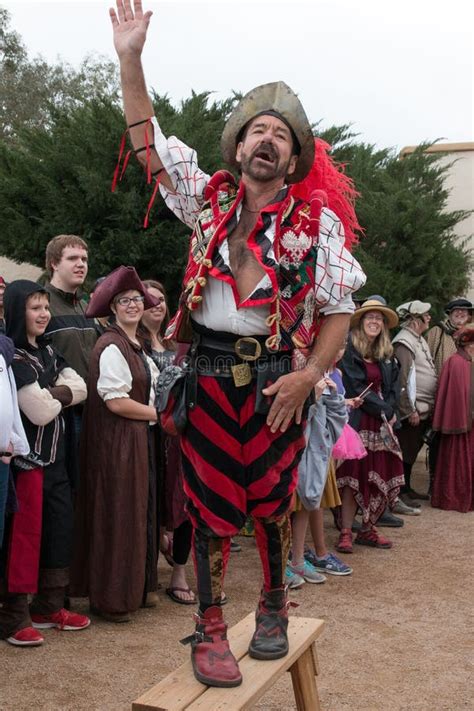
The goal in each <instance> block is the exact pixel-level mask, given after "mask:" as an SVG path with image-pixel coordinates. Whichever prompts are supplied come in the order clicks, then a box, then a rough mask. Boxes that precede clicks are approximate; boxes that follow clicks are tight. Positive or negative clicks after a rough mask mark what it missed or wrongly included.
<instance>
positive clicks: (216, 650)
mask: <svg viewBox="0 0 474 711" xmlns="http://www.w3.org/2000/svg"><path fill="white" fill-rule="evenodd" d="M195 619H196V622H197V624H196V631H195V633H194V634H193V635H191V636H190V637H187V638H186V639H184V640H182V643H183V644H187V643H188V642H191V647H192V651H191V661H192V664H193V671H194V676H195V677H196V679H197V680H198V681H200V682H201V683H202V684H206V685H207V686H222V687H230V686H239V685H240V684H241V683H242V674H241V673H240V670H239V665H238V664H237V660H236V658H235V657H234V655H233V654H232V652H231V651H230V647H229V642H228V641H227V625H226V623H225V622H224V619H223V617H222V610H221V608H220V607H217V606H213V607H209V608H208V609H207V610H206V611H205V612H204V614H201V613H199V614H197V615H195Z"/></svg>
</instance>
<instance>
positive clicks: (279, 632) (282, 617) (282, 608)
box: [249, 588, 288, 659]
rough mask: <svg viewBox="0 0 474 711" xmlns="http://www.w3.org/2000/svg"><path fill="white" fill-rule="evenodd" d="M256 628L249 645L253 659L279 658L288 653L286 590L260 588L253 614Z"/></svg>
mask: <svg viewBox="0 0 474 711" xmlns="http://www.w3.org/2000/svg"><path fill="white" fill-rule="evenodd" d="M255 622H256V629H255V632H254V635H253V637H252V639H251V640H250V645H249V655H250V656H251V657H253V658H254V659H280V658H281V657H284V656H285V655H287V654H288V635H287V630H288V601H287V596H286V590H285V589H284V588H283V589H282V588H278V589H276V590H270V591H269V592H265V591H264V590H262V593H261V596H260V601H259V603H258V607H257V613H256V615H255Z"/></svg>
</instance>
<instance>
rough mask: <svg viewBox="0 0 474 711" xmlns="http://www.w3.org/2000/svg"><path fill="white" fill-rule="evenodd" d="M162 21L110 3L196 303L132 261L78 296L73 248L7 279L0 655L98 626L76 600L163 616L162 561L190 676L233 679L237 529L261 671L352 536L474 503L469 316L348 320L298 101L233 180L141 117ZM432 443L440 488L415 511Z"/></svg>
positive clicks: (231, 126) (286, 99)
mask: <svg viewBox="0 0 474 711" xmlns="http://www.w3.org/2000/svg"><path fill="white" fill-rule="evenodd" d="M150 17H151V13H150V12H146V13H143V10H142V6H141V2H139V1H138V0H137V1H136V2H135V3H134V7H133V8H132V6H131V3H130V2H129V1H128V0H124V2H122V0H118V2H117V12H115V11H114V10H112V11H111V19H112V25H113V30H114V42H115V48H116V50H117V54H118V57H119V61H120V65H121V79H122V95H123V101H124V108H125V115H126V120H127V124H128V129H127V130H128V132H129V134H130V138H131V141H132V144H133V146H134V150H135V154H136V156H137V158H138V159H139V161H141V162H142V163H143V165H144V166H145V168H146V173H147V176H148V182H151V181H152V179H154V180H155V181H156V182H155V188H154V190H153V194H152V198H151V201H150V205H151V203H152V202H153V199H154V197H155V196H156V194H157V191H158V188H159V189H160V192H161V195H162V197H163V198H164V200H165V202H166V204H167V206H168V207H169V208H170V209H171V210H172V211H173V212H174V214H175V215H176V216H177V217H178V218H179V219H180V220H182V221H183V222H184V223H185V224H186V225H187V226H188V227H190V228H191V229H192V236H191V239H190V248H189V255H188V263H187V266H186V270H185V276H184V282H183V291H182V293H181V296H180V298H179V304H178V310H177V313H176V314H175V315H174V316H173V317H172V318H171V319H170V318H169V316H170V314H169V309H168V304H167V297H166V293H165V289H164V288H163V285H162V284H161V282H160V281H156V280H146V281H143V280H142V279H141V278H140V275H139V274H138V273H137V272H136V270H135V269H134V268H133V267H131V266H124V265H122V266H119V267H118V268H117V269H115V270H114V271H112V272H111V273H110V274H107V275H105V276H103V277H101V278H100V279H98V280H97V281H96V283H95V284H94V286H93V289H92V294H91V295H90V298H89V299H86V298H85V296H84V295H83V293H82V286H83V284H84V282H85V280H86V277H87V272H88V245H87V244H86V242H85V241H84V240H83V239H81V238H80V237H78V236H76V235H59V236H57V237H54V238H53V239H52V240H51V241H50V242H49V244H48V246H47V249H46V270H47V273H48V276H49V283H48V284H47V285H46V286H42V285H40V284H38V283H35V282H31V281H28V280H16V281H13V282H12V283H10V284H8V285H5V284H4V283H3V281H2V283H0V287H1V289H0V294H1V296H2V297H3V303H2V312H1V314H0V316H1V318H2V322H1V324H2V328H4V330H5V335H4V336H1V337H0V376H1V378H0V387H1V391H0V401H1V404H2V407H1V410H0V412H1V421H0V457H1V464H0V534H1V536H0V542H1V549H0V638H2V639H5V640H6V641H7V642H9V643H10V644H12V645H16V646H36V645H40V644H42V643H43V642H44V637H43V634H42V630H44V629H47V628H58V629H60V630H70V631H74V630H83V629H85V628H87V627H88V626H89V625H90V621H91V620H90V617H89V616H88V615H85V614H82V613H79V612H75V611H74V610H73V609H71V607H74V605H73V604H72V603H74V601H75V600H76V599H77V598H81V597H87V598H88V599H89V610H90V614H92V615H96V616H99V617H101V618H102V619H103V620H106V621H108V622H111V623H126V622H130V621H131V620H132V619H133V614H134V613H136V611H137V610H138V609H139V608H140V607H155V606H156V605H157V603H158V601H159V582H158V574H157V563H158V557H159V554H160V552H161V553H162V555H163V556H164V558H165V559H166V561H167V562H168V563H169V565H170V567H171V571H170V581H169V583H168V585H167V587H166V590H165V592H166V594H167V595H168V596H169V598H170V600H171V601H172V602H173V603H176V604H184V605H194V604H198V608H197V612H196V614H195V621H196V628H195V631H194V633H193V634H192V635H190V637H189V638H187V640H186V641H189V642H190V643H191V659H192V664H193V671H194V674H195V676H196V678H197V679H198V680H199V681H201V682H202V683H205V684H208V685H212V686H222V687H233V686H238V685H239V684H240V683H241V682H242V675H241V673H240V670H239V666H238V662H237V660H236V658H235V657H234V655H233V654H232V651H231V649H230V646H229V642H228V640H227V625H226V623H225V620H224V616H223V612H222V606H223V605H224V604H225V603H226V602H227V595H226V593H225V591H224V577H225V572H226V568H227V565H228V561H229V556H230V552H231V551H232V550H235V549H236V548H238V547H239V545H238V541H236V540H234V539H235V538H236V536H237V535H238V534H239V533H240V532H241V531H242V530H246V531H247V533H250V532H252V533H253V535H254V536H255V543H256V546H257V548H258V552H259V555H260V559H261V562H262V573H263V584H262V588H261V594H260V598H259V601H258V605H257V611H256V626H255V632H254V633H253V636H252V638H251V640H250V644H249V654H250V656H251V657H253V658H256V659H260V660H267V659H277V658H280V657H282V656H284V655H286V654H287V653H288V649H289V647H288V636H287V627H288V605H289V603H288V597H287V591H288V588H290V589H295V588H299V587H301V586H302V585H303V584H305V583H316V584H317V583H324V582H325V580H326V575H334V576H347V575H351V574H352V572H353V570H352V567H351V566H350V565H349V564H348V562H347V561H348V560H350V558H348V557H347V555H348V554H351V553H353V550H354V549H353V544H357V545H363V546H369V547H372V548H380V549H390V548H391V547H392V542H391V541H390V540H389V539H388V538H387V537H385V536H383V535H382V534H381V533H380V531H379V528H380V527H382V526H402V525H403V523H404V522H403V519H401V518H399V516H397V514H402V515H413V516H417V515H420V507H419V500H421V499H423V498H426V499H427V498H428V497H429V496H430V495H431V502H432V505H434V506H437V507H439V508H444V509H447V510H456V511H469V510H472V508H473V443H474V438H473V434H472V404H473V401H474V400H473V398H472V384H473V381H472V356H473V351H474V326H473V324H472V323H471V317H472V304H471V303H470V302H469V301H467V300H466V299H457V300H455V301H453V302H451V303H450V304H448V305H447V307H446V316H447V320H446V321H445V322H443V323H442V324H440V326H439V327H435V328H434V329H432V331H430V332H429V333H428V340H425V337H424V333H425V332H426V331H427V329H428V327H429V324H430V314H429V312H430V309H431V306H430V304H429V303H425V302H421V301H417V300H414V301H410V302H407V303H404V304H401V305H400V306H398V308H397V309H395V310H393V309H392V308H390V307H389V306H388V305H387V303H386V301H385V299H384V298H383V297H381V296H378V295H373V296H370V297H368V298H367V299H365V301H364V302H363V303H361V304H359V307H358V308H355V304H354V300H353V297H354V298H355V297H356V295H357V292H358V291H359V290H360V289H361V288H362V287H363V286H364V284H365V274H364V272H363V270H362V267H361V266H360V265H359V263H358V262H357V260H356V259H355V258H354V257H353V255H352V254H351V252H350V246H351V243H352V241H353V238H354V230H356V229H357V227H358V223H357V218H356V216H355V212H354V208H353V198H354V186H353V185H352V183H351V181H350V179H348V178H347V176H345V175H344V174H343V173H341V171H338V170H337V168H336V167H335V166H334V164H333V163H332V161H331V159H330V158H329V156H328V155H327V152H328V147H327V146H325V145H323V144H322V142H320V141H319V140H318V139H316V140H315V139H314V136H313V132H312V127H311V124H310V122H309V121H308V118H307V116H306V114H305V112H304V109H303V106H302V104H301V102H300V101H299V99H298V97H297V96H296V94H295V93H294V92H293V91H292V90H291V89H290V87H288V86H287V85H286V84H284V83H283V82H275V83H272V84H265V85H262V86H260V87H257V88H255V89H253V90H252V91H251V92H249V94H247V95H246V96H244V97H243V98H242V100H241V101H240V102H239V103H238V105H237V106H236V108H235V109H234V111H233V112H232V114H231V116H230V117H229V120H228V122H227V124H226V126H225V129H224V132H223V135H222V144H221V147H222V153H223V156H224V159H225V161H226V162H227V164H229V165H230V166H232V167H233V168H235V169H236V172H238V173H239V175H240V178H239V180H238V181H236V180H235V178H234V176H233V175H232V174H231V173H229V172H228V171H218V172H217V173H216V174H215V175H214V176H212V177H211V176H209V175H207V174H206V173H204V172H203V171H202V170H201V169H200V168H199V166H198V163H197V157H196V153H195V151H194V150H193V149H192V148H190V147H188V146H186V145H185V144H184V143H182V142H181V141H179V140H178V139H177V138H175V137H173V136H171V137H169V138H166V137H165V136H164V135H163V134H162V132H161V129H160V126H159V124H158V122H157V119H156V118H155V117H154V115H153V107H152V104H151V101H150V98H149V96H148V94H147V92H146V88H145V87H146V84H145V80H144V76H143V70H142V67H141V60H140V56H141V51H142V49H143V45H144V42H145V38H146V33H147V29H148V25H149V22H150ZM122 152H123V151H122ZM127 161H128V158H127V159H125V166H126V163H127ZM119 163H120V161H119ZM125 166H123V167H122V170H121V171H120V174H122V175H123V172H124V170H125ZM119 170H120V164H119V165H118V166H117V174H118V172H119ZM149 209H150V208H149ZM147 218H148V215H147ZM155 276H156V277H159V274H156V275H155ZM398 326H400V330H399V331H398V333H397V334H396V335H394V333H393V332H394V329H395V328H397V327H398ZM431 334H433V335H431ZM4 403H5V405H4ZM424 442H428V443H429V450H430V458H429V465H430V474H431V479H430V490H429V491H427V492H426V493H421V492H420V493H417V492H416V491H415V490H414V489H413V487H412V481H411V472H412V467H413V464H414V462H415V460H416V458H417V456H418V454H419V452H420V450H421V448H422V446H423V444H424ZM325 508H326V509H330V510H331V511H332V514H333V516H334V522H335V525H336V526H337V527H338V528H339V529H340V535H339V540H338V543H337V546H336V548H337V553H339V554H340V555H337V554H336V553H335V552H331V551H330V550H329V549H328V546H327V542H326V537H325V530H324V524H325V517H324V509H325ZM359 513H360V518H358V514H359ZM308 526H309V529H310V532H311V538H312V543H313V545H306V540H307V538H306V533H307V528H308ZM354 532H355V538H354V535H353V534H354ZM2 538H3V541H2ZM191 550H192V554H193V561H194V565H195V573H196V586H197V595H195V593H194V591H193V590H192V589H191V587H190V585H189V583H188V580H187V577H186V564H187V561H188V557H189V554H190V551H191ZM340 556H342V558H341V557H340Z"/></svg>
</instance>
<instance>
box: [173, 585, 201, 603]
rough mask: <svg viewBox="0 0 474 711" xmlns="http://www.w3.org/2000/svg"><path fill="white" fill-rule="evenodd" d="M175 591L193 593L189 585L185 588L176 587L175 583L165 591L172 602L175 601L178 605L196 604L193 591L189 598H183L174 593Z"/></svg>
mask: <svg viewBox="0 0 474 711" xmlns="http://www.w3.org/2000/svg"><path fill="white" fill-rule="evenodd" d="M177 592H183V593H193V591H192V590H191V588H190V587H187V588H178V587H177V586H176V585H174V586H173V587H169V588H166V590H165V593H166V594H167V595H168V597H170V598H171V599H172V600H173V602H177V603H178V604H179V605H195V604H196V597H195V595H194V593H193V597H192V598H190V599H189V600H184V599H183V598H182V597H179V595H176V593H177Z"/></svg>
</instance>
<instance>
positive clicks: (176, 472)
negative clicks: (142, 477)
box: [141, 279, 196, 605]
mask: <svg viewBox="0 0 474 711" xmlns="http://www.w3.org/2000/svg"><path fill="white" fill-rule="evenodd" d="M143 283H144V285H145V287H146V288H147V291H148V293H149V294H151V295H152V296H153V297H154V299H155V301H156V305H155V306H153V307H152V308H151V309H148V310H147V311H145V312H144V314H143V317H142V322H141V324H142V328H143V329H144V335H145V336H146V337H148V338H149V339H150V341H151V356H152V358H153V360H154V361H155V363H156V365H157V367H158V369H159V370H160V371H161V370H163V369H164V368H166V366H167V365H170V364H171V363H172V362H173V361H174V358H175V356H176V347H175V344H174V343H173V342H170V341H165V340H164V334H165V329H166V324H167V322H168V321H169V310H168V304H167V300H166V293H165V289H164V287H163V285H162V284H161V283H160V282H159V281H154V280H152V279H148V280H146V281H144V282H143ZM161 457H162V461H163V467H162V469H163V487H162V497H161V498H162V500H161V506H160V512H161V517H160V518H161V524H162V526H161V530H162V532H161V537H160V549H161V551H162V553H163V555H164V556H165V558H166V560H167V561H168V563H169V564H170V565H171V566H172V568H173V572H172V575H171V580H170V583H169V586H168V587H167V588H166V594H167V595H168V596H169V597H170V598H171V599H172V600H173V601H174V602H177V603H180V604H183V605H193V604H194V603H195V602H196V598H195V595H194V593H193V591H192V590H191V588H190V587H189V585H188V583H187V582H186V567H185V566H186V563H187V560H188V557H189V552H190V550H191V538H192V526H191V521H190V520H189V517H188V515H187V513H186V510H185V502H186V497H185V495H184V488H183V472H182V466H181V451H180V444H179V437H172V436H169V435H166V434H165V433H164V432H163V433H161ZM171 532H172V533H171Z"/></svg>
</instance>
